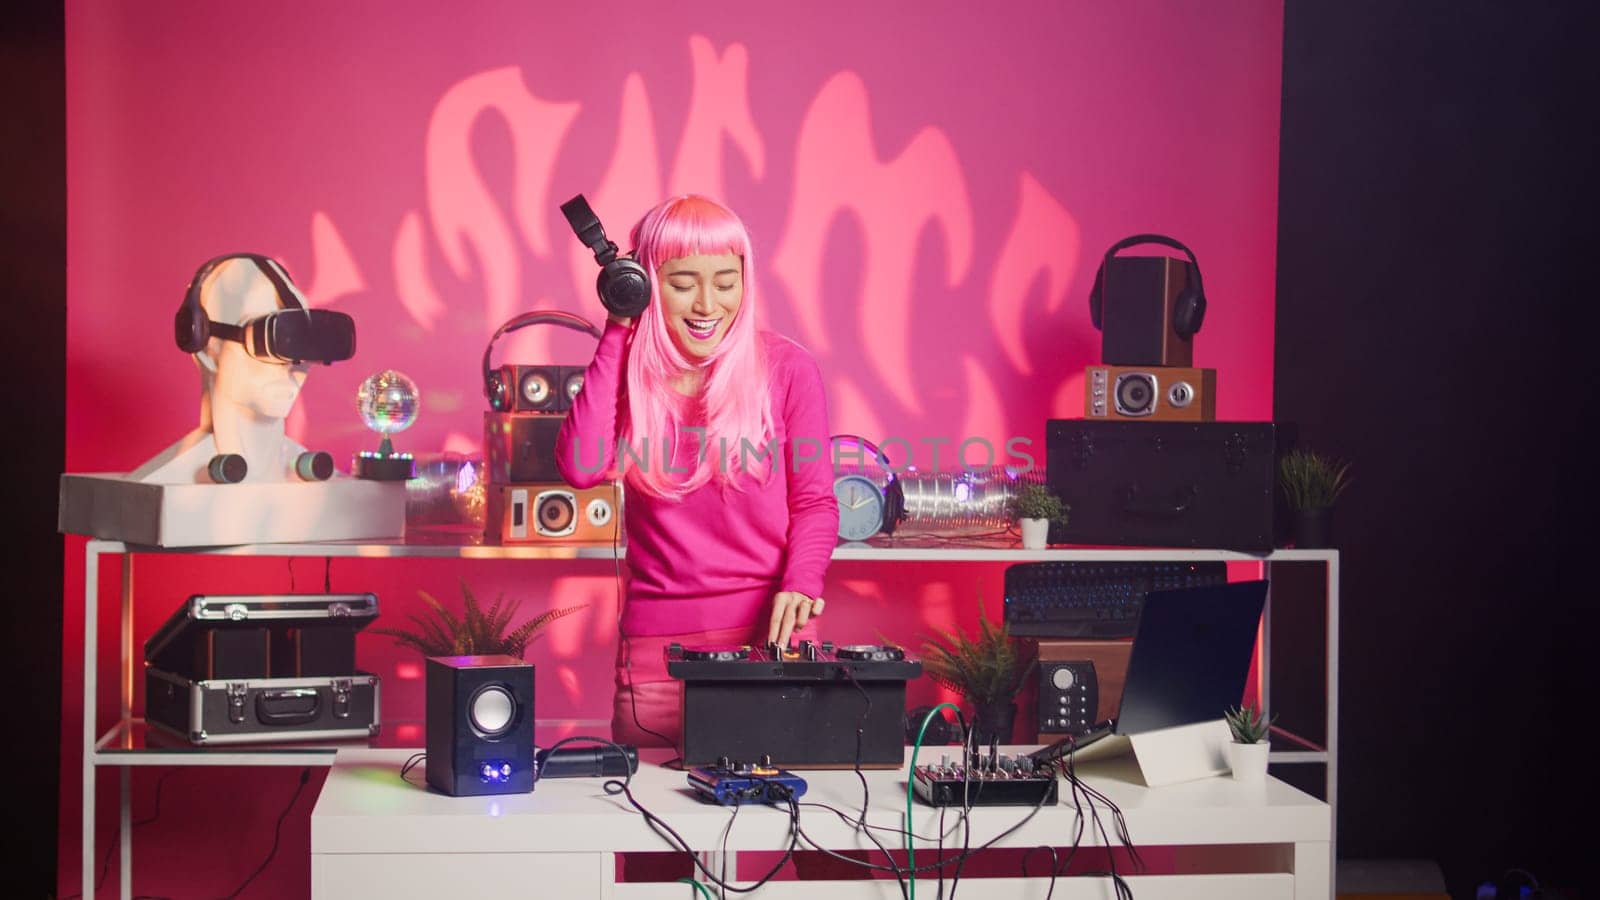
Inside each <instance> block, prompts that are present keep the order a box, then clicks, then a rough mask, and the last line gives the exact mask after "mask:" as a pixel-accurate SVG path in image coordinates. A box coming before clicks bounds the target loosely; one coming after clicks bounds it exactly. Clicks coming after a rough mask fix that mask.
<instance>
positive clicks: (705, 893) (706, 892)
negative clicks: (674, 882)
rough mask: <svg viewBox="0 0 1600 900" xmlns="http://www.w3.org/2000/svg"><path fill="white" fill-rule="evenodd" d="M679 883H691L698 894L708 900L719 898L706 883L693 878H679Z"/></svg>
mask: <svg viewBox="0 0 1600 900" xmlns="http://www.w3.org/2000/svg"><path fill="white" fill-rule="evenodd" d="M678 883H679V884H687V885H689V886H690V887H692V888H694V889H695V893H696V894H698V895H699V896H701V897H705V898H707V900H717V895H716V894H713V893H711V889H710V888H708V887H706V886H705V885H703V884H701V883H700V882H698V881H695V880H694V879H693V878H679V879H678Z"/></svg>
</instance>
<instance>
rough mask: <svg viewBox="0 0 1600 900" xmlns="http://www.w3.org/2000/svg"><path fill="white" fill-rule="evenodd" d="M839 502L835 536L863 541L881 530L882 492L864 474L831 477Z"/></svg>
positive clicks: (834, 495)
mask: <svg viewBox="0 0 1600 900" xmlns="http://www.w3.org/2000/svg"><path fill="white" fill-rule="evenodd" d="M833 497H834V499H835V500H838V501H839V539H840V540H842V541H864V540H866V539H867V538H869V537H872V536H873V535H875V534H877V533H878V532H879V531H881V530H882V529H883V491H882V490H880V489H879V488H878V484H877V482H875V481H873V480H872V479H871V478H868V477H867V476H865V475H858V474H855V473H849V474H844V475H840V476H838V477H837V478H835V479H834V480H833Z"/></svg>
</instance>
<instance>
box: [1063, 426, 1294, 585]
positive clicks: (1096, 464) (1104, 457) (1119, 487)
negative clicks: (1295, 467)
mask: <svg viewBox="0 0 1600 900" xmlns="http://www.w3.org/2000/svg"><path fill="white" fill-rule="evenodd" d="M1277 455H1278V435H1277V430H1276V427H1275V426H1274V425H1273V423H1271V422H1141V421H1132V422H1116V421H1093V420H1088V419H1051V420H1050V421H1049V422H1048V423H1047V424H1046V428H1045V456H1046V462H1045V480H1046V482H1047V483H1048V484H1049V486H1050V489H1051V490H1052V491H1054V492H1055V493H1056V495H1057V496H1059V497H1060V498H1061V500H1062V502H1064V503H1066V504H1067V506H1068V507H1070V510H1069V512H1068V513H1067V523H1066V524H1065V525H1057V524H1052V525H1051V526H1050V535H1049V541H1050V543H1052V544H1099V545H1107V544H1109V545H1121V546H1135V547H1204V548H1212V549H1222V550H1240V551H1246V552H1263V553H1265V552H1270V551H1271V550H1272V546H1273V532H1274V520H1273V511H1274V503H1275V495H1276V490H1275V488H1276V484H1277V468H1278V467H1277Z"/></svg>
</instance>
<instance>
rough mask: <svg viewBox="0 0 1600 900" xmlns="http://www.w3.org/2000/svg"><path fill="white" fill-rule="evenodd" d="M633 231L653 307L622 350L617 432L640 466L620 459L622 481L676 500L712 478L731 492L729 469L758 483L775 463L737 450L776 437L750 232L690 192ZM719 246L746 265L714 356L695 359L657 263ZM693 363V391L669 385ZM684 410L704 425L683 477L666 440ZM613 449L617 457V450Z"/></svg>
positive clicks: (719, 251)
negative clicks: (680, 339)
mask: <svg viewBox="0 0 1600 900" xmlns="http://www.w3.org/2000/svg"><path fill="white" fill-rule="evenodd" d="M631 238H632V241H633V249H634V256H635V258H636V259H638V260H639V262H640V263H641V264H642V265H643V266H644V269H645V271H646V272H647V273H649V276H650V305H649V306H648V307H647V308H646V309H645V311H644V312H643V313H641V314H640V317H639V322H638V325H637V327H636V328H635V329H634V334H633V341H632V345H631V349H630V351H629V354H628V372H627V379H628V395H627V404H628V414H627V419H626V422H625V424H624V426H623V429H622V440H623V441H625V442H626V443H625V446H628V447H631V448H633V449H634V450H635V451H636V452H637V453H638V454H639V456H640V457H642V458H644V459H646V460H647V464H645V465H639V464H630V465H629V466H627V479H628V481H629V482H631V483H632V484H633V485H634V486H635V487H637V488H640V489H642V490H644V491H645V492H647V493H650V494H653V495H656V496H659V497H668V498H673V499H677V498H681V497H683V496H684V495H685V494H688V493H689V492H690V491H693V490H695V489H696V488H698V487H700V486H701V485H704V484H706V483H707V482H709V481H716V482H717V483H719V484H720V485H722V486H724V487H734V488H736V489H737V482H736V481H735V476H736V475H737V473H738V472H740V471H744V470H745V469H746V468H748V471H749V473H750V474H751V475H753V476H755V477H756V478H758V479H761V480H763V481H764V480H765V479H766V478H767V477H768V476H770V475H771V467H772V465H773V464H775V463H776V464H781V462H780V461H779V460H778V459H766V458H763V457H761V456H759V455H758V454H756V453H754V452H751V453H748V454H746V453H744V452H741V447H742V446H743V442H744V441H748V442H749V444H750V446H751V447H766V446H767V442H768V441H770V440H771V439H772V437H773V435H775V434H776V430H775V428H774V427H773V420H772V401H771V397H770V396H769V394H768V386H767V383H768V379H767V366H766V359H765V356H764V353H763V351H762V347H761V340H760V336H759V335H758V334H757V332H756V309H757V305H756V304H757V303H758V302H759V292H758V291H757V290H756V279H755V265H754V255H753V254H752V252H751V248H750V234H749V232H748V231H746V230H745V227H744V223H743V222H741V221H740V220H739V217H738V216H737V215H735V214H734V213H733V211H732V210H729V209H728V208H726V207H724V206H722V205H721V204H719V203H717V202H715V201H713V200H710V199H707V198H705V197H701V196H698V195H694V194H689V195H685V196H680V197H673V198H671V199H669V200H666V201H665V202H663V203H662V204H661V205H659V206H657V207H656V208H655V209H652V210H650V211H649V212H647V213H645V214H644V217H643V218H641V219H640V220H639V222H638V224H636V225H634V226H633V232H632V235H631ZM724 253H726V254H732V255H734V256H737V257H739V259H740V260H741V261H742V263H743V272H742V273H741V280H742V282H743V285H744V293H743V297H742V298H741V300H740V303H739V311H738V312H737V313H735V314H734V318H733V322H732V323H730V324H729V325H728V328H727V331H726V333H725V334H724V335H723V338H722V341H721V342H720V343H718V344H717V346H716V348H715V349H713V350H712V351H711V354H710V355H709V356H707V357H706V358H705V359H703V360H693V359H690V358H689V357H687V356H685V355H684V354H683V352H682V351H681V350H679V349H678V346H677V344H676V343H675V342H674V341H673V339H672V334H671V333H670V332H669V330H668V326H667V321H666V316H665V315H664V314H663V313H662V311H661V285H660V283H659V281H658V279H657V278H656V270H657V269H659V268H661V266H662V265H663V264H665V263H666V262H667V261H668V260H673V259H679V258H681V257H685V256H699V255H706V256H716V255H721V254H724ZM691 369H702V370H704V380H703V381H702V383H701V386H700V392H699V394H698V395H697V396H695V397H685V396H683V395H681V394H679V393H678V392H677V390H676V389H675V388H674V387H673V385H674V383H675V382H676V380H677V379H678V377H679V376H681V375H683V374H684V373H686V372H688V371H690V370H691ZM691 417H692V418H698V419H700V420H701V421H699V422H697V423H695V424H699V425H703V426H704V427H705V429H706V431H705V443H704V444H703V445H702V446H701V448H700V449H701V455H702V457H703V458H702V459H701V461H700V464H699V465H698V466H696V467H694V468H693V471H691V472H689V473H688V474H687V475H684V474H683V473H681V472H678V473H676V474H674V473H669V472H666V471H665V469H666V468H667V467H666V465H665V464H664V463H663V458H662V453H663V446H664V445H665V443H666V442H667V441H672V440H675V439H676V437H677V429H678V426H680V425H684V424H689V422H688V421H687V420H688V419H689V418H691ZM724 447H725V448H726V456H724V455H723V451H722V448H724ZM780 452H781V448H780ZM618 453H619V458H618V461H619V463H620V462H621V461H622V459H621V453H622V450H621V448H618ZM645 454H648V456H645ZM630 462H631V460H630Z"/></svg>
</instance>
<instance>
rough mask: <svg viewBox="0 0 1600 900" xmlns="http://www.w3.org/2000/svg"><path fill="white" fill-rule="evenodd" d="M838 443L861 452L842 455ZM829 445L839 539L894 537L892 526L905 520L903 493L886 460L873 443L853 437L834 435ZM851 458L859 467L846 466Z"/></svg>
mask: <svg viewBox="0 0 1600 900" xmlns="http://www.w3.org/2000/svg"><path fill="white" fill-rule="evenodd" d="M841 443H843V444H853V445H854V446H856V447H859V448H860V450H861V451H862V452H859V453H842V452H840V449H839V445H840V444H841ZM829 444H830V446H831V447H832V449H833V462H834V480H833V496H834V499H836V500H838V501H839V540H841V541H864V540H866V539H867V538H869V537H872V536H873V535H874V534H878V533H879V532H882V533H883V534H894V529H895V526H896V525H898V524H900V523H901V522H902V521H904V520H905V493H904V492H903V490H902V488H901V486H900V479H898V478H896V477H895V474H894V469H893V468H892V467H891V466H890V464H889V457H888V456H887V455H885V454H884V452H883V451H882V450H880V449H878V446H877V445H876V444H874V443H872V442H871V441H869V440H867V439H866V438H864V437H860V436H858V435H854V434H836V435H834V436H833V437H832V439H831V440H830V441H829ZM851 456H854V457H855V459H856V460H859V461H860V464H859V465H858V464H856V463H855V462H849V463H846V462H845V461H846V460H849V459H850V457H851ZM863 457H865V458H863Z"/></svg>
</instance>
